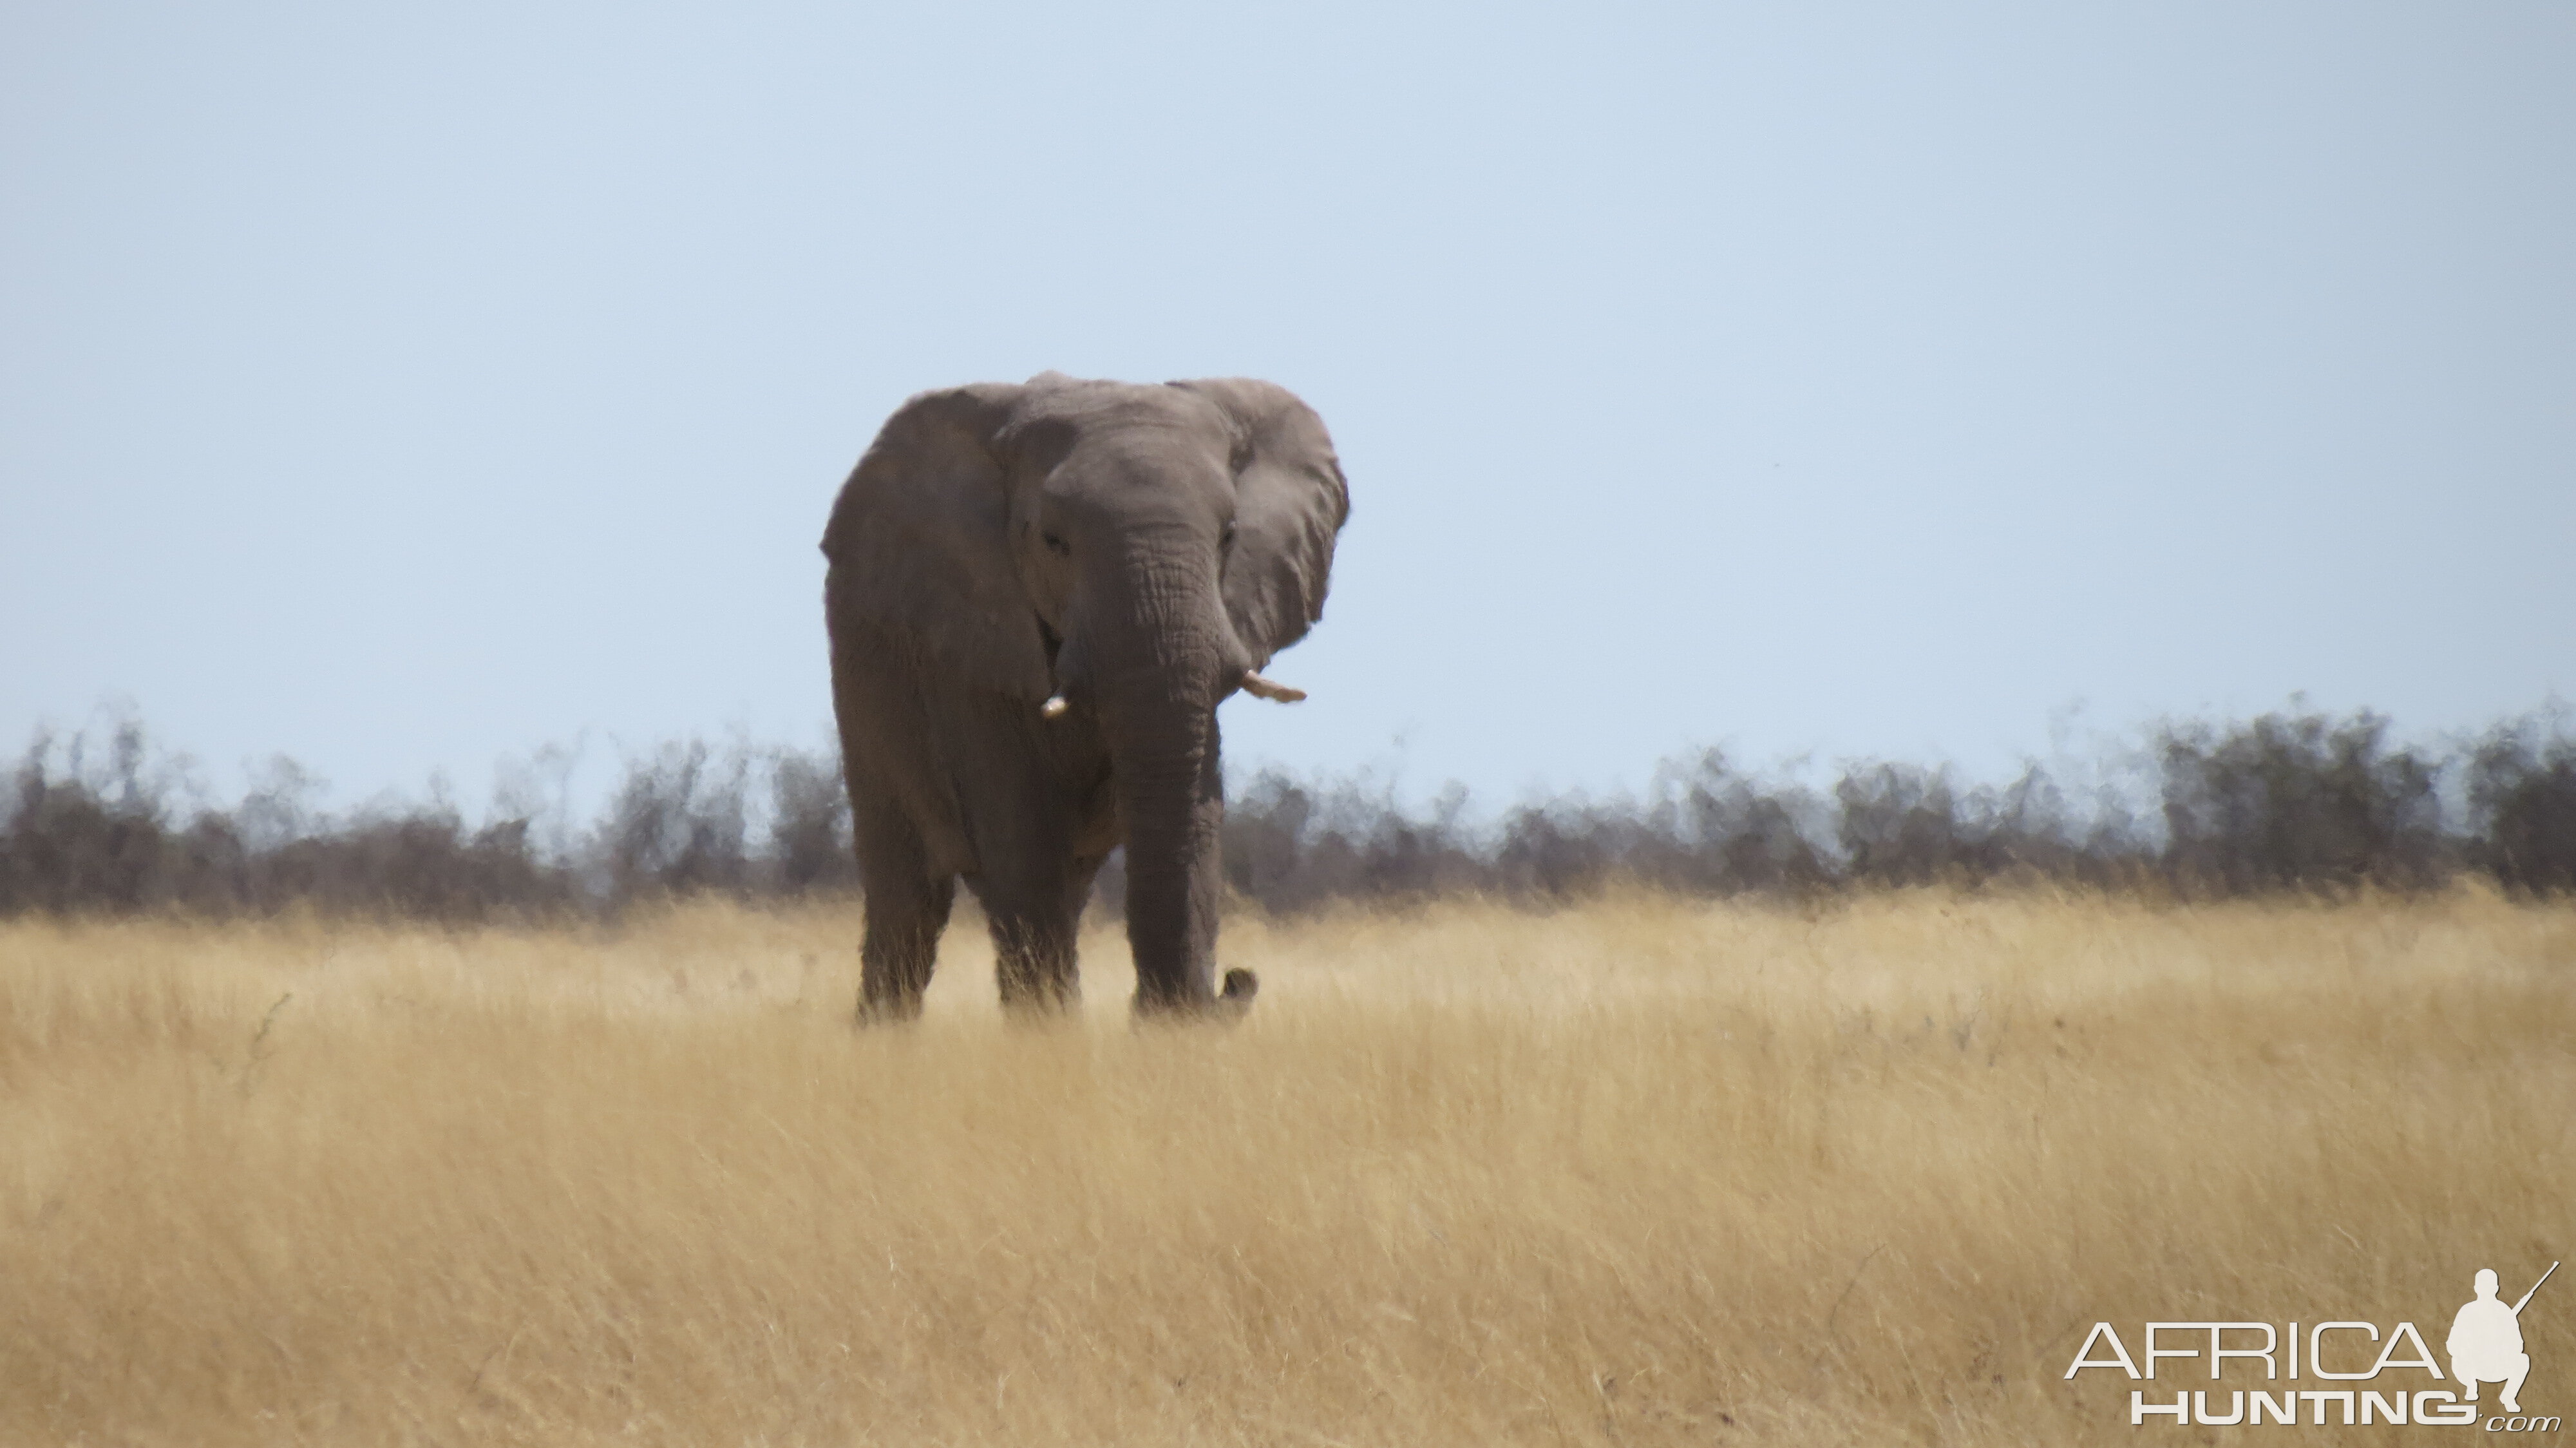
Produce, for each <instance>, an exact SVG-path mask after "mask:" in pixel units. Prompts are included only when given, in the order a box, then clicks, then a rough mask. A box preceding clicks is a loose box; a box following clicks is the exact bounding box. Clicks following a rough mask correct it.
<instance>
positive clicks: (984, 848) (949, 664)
mask: <svg viewBox="0 0 2576 1448" xmlns="http://www.w3.org/2000/svg"><path fill="white" fill-rule="evenodd" d="M1349 511H1350V495H1349V491H1348V488H1347V486H1346V485H1345V483H1344V481H1343V478H1342V471H1341V465H1340V463H1339V462H1338V461H1337V460H1336V459H1335V457H1334V456H1333V446H1332V439H1331V438H1330V437H1329V436H1328V435H1327V434H1326V433H1325V431H1324V423H1323V419H1321V418H1319V417H1317V416H1316V415H1315V413H1314V411H1313V410H1312V409H1310V408H1308V407H1307V406H1306V405H1305V404H1304V403H1302V402H1300V401H1298V400H1297V399H1296V398H1295V397H1294V396H1292V395H1291V394H1290V393H1289V392H1288V391H1287V390H1286V389H1284V388H1280V387H1277V386H1274V385H1273V384H1271V383H1267V382H1255V381H1250V380H1247V379H1240V378H1229V379H1222V380H1214V381H1200V382H1175V383H1169V384H1165V385H1162V386H1139V385H1135V384H1129V383H1120V382H1091V381H1080V380H1077V379H1074V378H1070V377H1065V376H1063V375H1061V374H1058V373H1053V372H1050V373H1046V374H1044V375H1042V376H1039V377H1035V378H1032V379H1031V380H1030V381H1028V382H1027V383H1025V384H1020V385H1011V384H1003V383H987V384H979V385H976V386H970V387H957V388H949V389H946V390H942V391H935V392H925V393H922V394H920V395H919V396H917V397H914V398H913V399H911V400H910V401H908V402H906V403H905V404H904V405H903V406H902V407H901V408H900V409H898V410H897V411H896V412H895V414H894V416H893V417H892V418H890V419H888V420H887V422H886V425H885V427H884V429H883V430H882V431H880V432H879V433H878V434H877V438H876V441H875V442H874V443H873V444H872V445H871V446H870V447H869V448H868V451H867V454H866V455H865V456H864V457H862V458H860V459H859V464H858V467H857V468H856V469H854V470H853V471H852V472H851V474H850V478H849V481H848V482H847V483H846V484H844V485H843V486H842V489H841V495H840V499H839V501H838V502H837V503H835V504H834V505H833V508H832V520H831V524H830V526H829V527H828V528H827V529H826V530H825V531H824V534H823V553H824V555H825V557H827V558H828V559H829V560H830V571H829V574H828V577H827V581H826V582H825V585H824V615H825V621H826V623H827V624H828V625H829V627H830V632H831V640H832V699H833V707H834V711H835V713H836V714H837V716H838V719H839V723H840V731H841V751H842V760H843V765H844V771H845V773H846V775H847V777H848V780H849V788H850V807H851V812H852V821H853V824H854V826H855V834H856V837H857V850H858V860H859V876H860V883H861V885H862V887H863V888H864V889H865V891H866V896H867V930H866V939H865V943H864V944H863V945H862V947H861V949H860V958H861V963H862V968H863V978H864V982H865V983H864V985H863V987H862V990H861V995H860V1003H859V1010H860V1015H861V1017H862V1018H863V1019H869V1020H885V1019H898V1020H899V1019H908V1018H910V1017H912V1016H915V1015H917V1014H919V1012H920V1010H921V992H922V988H923V987H924V986H925V985H927V984H928V983H929V980H930V972H931V967H932V963H933V958H934V956H935V954H936V952H937V949H938V941H939V933H940V930H941V928H942V927H943V926H945V925H946V923H947V920H948V911H949V905H950V903H951V901H952V900H953V899H954V898H955V892H956V882H957V880H958V878H959V877H963V878H964V879H965V880H966V882H967V883H968V885H969V886H971V887H972V888H973V889H974V891H975V894H976V897H977V898H978V899H979V900H981V901H982V902H983V906H984V911H985V914H986V915H987V916H988V917H989V918H990V920H991V923H992V931H993V939H994V944H995V946H996V948H997V950H998V952H999V955H1000V962H1001V964H1000V976H1001V982H1000V983H1001V992H1002V1000H1003V1003H1004V1005H1005V1006H1007V1007H1011V1008H1014V1009H1020V1010H1032V1011H1046V1010H1049V1009H1053V1008H1059V1007H1062V1006H1064V1005H1066V1004H1068V1003H1070V1002H1071V1001H1072V1000H1073V999H1074V998H1075V997H1076V995H1077V993H1078V989H1079V987H1078V984H1077V975H1076V966H1075V961H1074V932H1075V926H1076V921H1077V917H1078V916H1079V914H1080V912H1081V909H1082V906H1083V902H1084V900H1085V899H1086V898H1087V897H1088V895H1089V893H1090V890H1091V882H1092V877H1093V875H1094V874H1096V873H1097V872H1098V870H1099V868H1100V865H1101V862H1102V861H1103V860H1104V859H1105V858H1106V857H1107V856H1108V854H1109V852H1110V850H1111V849H1113V848H1115V847H1117V846H1119V845H1121V844H1124V845H1125V846H1126V849H1127V880H1128V884H1127V939H1128V943H1129V946H1130V948H1131V949H1132V950H1133V951H1134V954H1135V960H1136V999H1135V1008H1136V1011H1137V1013H1138V1014H1139V1015H1165V1014H1196V1013H1207V1012H1212V1011H1216V1012H1225V1011H1239V1010H1241V1009H1242V1008H1243V1006H1245V1005H1246V1004H1248V1003H1249V1002H1250V1000H1251V997H1252V993H1253V991H1254V990H1255V989H1256V988H1257V983H1256V982H1255V981H1254V980H1253V978H1252V976H1251V974H1250V972H1247V971H1229V972H1227V973H1226V979H1225V982H1224V988H1223V990H1222V992H1220V991H1219V989H1218V986H1217V983H1216V981H1215V979H1214V976H1215V948H1216V930H1217V918H1216V917H1217V903H1218V898H1219V895H1220V893H1221V884H1222V877H1221V874H1220V869H1219V861H1218V855H1217V827H1218V824H1219V822H1220V821H1221V820H1222V819H1223V817H1224V813H1225V797H1224V781H1223V777H1222V775H1221V774H1220V772H1219V769H1218V759H1217V725H1216V706H1217V705H1218V703H1220V702H1221V701H1222V700H1224V699H1225V698H1226V696H1228V695H1229V694H1231V693H1233V692H1234V691H1235V690H1236V689H1238V688H1250V689H1252V690H1254V691H1256V692H1258V693H1260V694H1262V695H1263V696H1264V697H1267V698H1274V699H1283V700H1284V699H1294V698H1301V697H1303V696H1302V695H1301V694H1299V693H1297V691H1295V690H1293V689H1289V688H1287V687H1286V686H1284V685H1279V684H1274V683H1272V682H1271V681H1270V680H1268V679H1264V678H1262V677H1261V676H1260V674H1259V673H1258V672H1257V671H1258V670H1260V669H1261V668H1262V667H1263V666H1264V665H1266V664H1267V663H1268V662H1269V661H1270V657H1271V655H1273V654H1274V653H1277V652H1278V651H1279V650H1281V649H1284V648H1286V647H1288V646H1289V645H1290V644H1293V643H1295V642H1296V641H1297V640H1298V639H1300V638H1302V637H1304V636H1305V633H1306V630H1307V629H1308V628H1309V627H1311V626H1312V625H1313V624H1314V622H1315V621H1316V620H1317V619H1319V618H1321V617H1322V616H1323V608H1324V589H1325V583H1326V580H1327V578H1328V577H1329V575H1330V573H1331V569H1332V560H1333V542H1334V538H1335V536H1336V535H1337V534H1338V532H1339V531H1340V529H1341V526H1342V522H1343V520H1344V519H1345V518H1346V517H1347V516H1348V515H1349Z"/></svg>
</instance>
